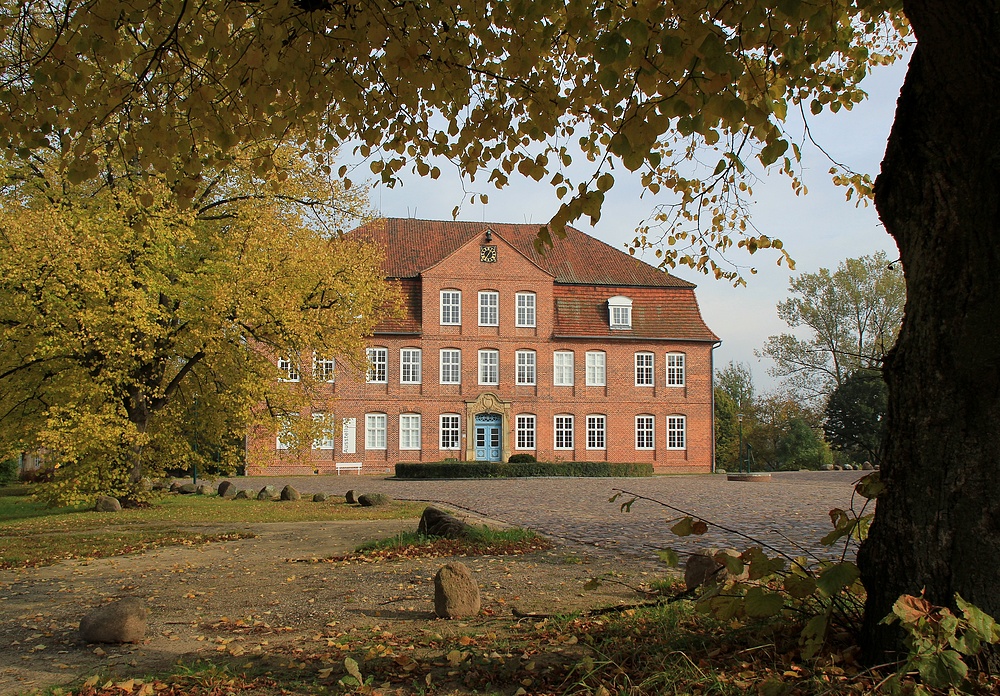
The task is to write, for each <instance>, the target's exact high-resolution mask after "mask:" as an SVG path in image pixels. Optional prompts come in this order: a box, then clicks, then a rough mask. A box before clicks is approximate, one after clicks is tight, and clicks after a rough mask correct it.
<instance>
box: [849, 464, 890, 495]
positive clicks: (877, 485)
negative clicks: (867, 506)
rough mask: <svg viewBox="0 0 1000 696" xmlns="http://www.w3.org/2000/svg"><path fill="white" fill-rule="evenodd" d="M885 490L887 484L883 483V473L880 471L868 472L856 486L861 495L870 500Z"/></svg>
mask: <svg viewBox="0 0 1000 696" xmlns="http://www.w3.org/2000/svg"><path fill="white" fill-rule="evenodd" d="M884 490H885V484H884V483H882V475H881V472H878V471H873V472H872V473H870V474H868V475H867V476H865V477H864V478H862V479H861V480H860V481H858V483H857V485H855V486H854V491H855V492H856V493H857V494H858V495H860V496H861V497H863V498H868V500H873V499H874V498H877V497H878V496H879V494H880V493H882V491H884Z"/></svg>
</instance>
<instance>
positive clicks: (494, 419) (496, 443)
mask: <svg viewBox="0 0 1000 696" xmlns="http://www.w3.org/2000/svg"><path fill="white" fill-rule="evenodd" d="M502 424H503V416H501V415H500V414H499V413H480V414H478V415H476V420H475V429H476V432H475V438H476V440H475V442H476V461H479V462H498V461H500V453H501V445H500V442H501V440H500V426H501V425H502Z"/></svg>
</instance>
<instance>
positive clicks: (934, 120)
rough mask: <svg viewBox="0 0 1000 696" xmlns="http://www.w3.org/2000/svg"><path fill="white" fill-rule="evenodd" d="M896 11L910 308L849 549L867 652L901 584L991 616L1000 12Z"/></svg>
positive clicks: (957, 3)
mask: <svg viewBox="0 0 1000 696" xmlns="http://www.w3.org/2000/svg"><path fill="white" fill-rule="evenodd" d="M904 5H905V12H906V15H907V17H908V18H909V19H910V22H911V24H912V26H913V29H914V32H915V34H916V37H917V46H916V49H915V50H914V53H913V57H912V59H911V61H910V65H909V70H908V73H907V76H906V82H905V84H904V86H903V90H902V92H901V94H900V97H899V102H898V104H897V110H896V119H895V123H894V124H893V128H892V134H891V135H890V138H889V143H888V147H887V150H886V154H885V158H884V160H883V162H882V173H881V175H880V176H879V178H878V180H877V182H876V187H875V203H876V206H877V209H878V212H879V215H880V217H881V219H882V221H883V223H884V224H885V227H886V229H887V230H888V231H889V233H890V234H892V236H893V237H894V238H895V239H896V242H897V244H898V245H899V249H900V253H901V255H902V262H903V268H904V272H905V277H906V286H907V302H906V315H905V318H904V320H903V327H902V331H901V332H900V336H899V342H898V343H897V345H896V347H895V349H894V350H893V351H892V352H891V353H890V355H889V358H888V360H887V361H886V365H885V376H886V382H887V383H888V385H889V410H888V416H887V418H888V421H887V423H888V427H887V431H888V433H887V442H886V444H885V456H884V457H883V464H882V478H883V480H884V481H885V483H886V484H887V488H886V491H885V492H884V494H883V495H882V496H881V497H880V498H879V501H878V511H877V513H876V517H875V522H874V524H873V525H872V528H871V534H870V537H869V540H868V542H867V543H866V544H865V545H864V547H863V548H862V550H861V554H860V557H859V564H860V566H861V571H862V579H863V580H864V583H865V586H866V588H867V590H868V603H867V606H866V610H865V626H864V633H863V643H864V647H865V650H866V653H867V656H868V658H869V659H872V660H878V659H881V658H883V657H885V656H887V654H891V653H892V652H893V651H894V650H895V649H897V648H898V647H899V642H898V641H899V634H898V632H897V631H896V630H895V629H890V628H887V627H884V626H879V625H878V622H879V621H880V620H881V619H882V618H883V617H885V616H886V615H887V614H888V613H889V611H890V610H891V607H892V604H893V602H894V601H895V599H896V598H897V597H898V596H899V595H900V594H902V593H910V594H919V593H920V592H921V590H925V591H926V597H927V599H929V600H930V601H932V602H934V603H936V604H945V605H953V603H954V601H953V595H954V593H956V592H958V593H960V594H961V595H962V596H963V597H964V598H965V599H966V600H969V601H971V602H973V603H974V604H976V605H978V606H979V607H980V608H982V609H983V610H985V611H987V612H989V613H990V614H993V615H994V616H997V617H1000V488H998V483H1000V229H998V227H1000V5H998V3H997V2H996V1H995V0H994V1H991V2H975V1H972V0H913V1H912V2H911V1H907V2H905V3H904ZM995 657H996V656H995V654H994V656H993V658H994V659H993V660H992V662H993V663H994V664H993V665H992V666H993V667H994V668H995V667H996V660H995Z"/></svg>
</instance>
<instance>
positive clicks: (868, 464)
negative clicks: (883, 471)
mask: <svg viewBox="0 0 1000 696" xmlns="http://www.w3.org/2000/svg"><path fill="white" fill-rule="evenodd" d="M874 469H875V467H873V466H872V463H871V462H865V463H864V464H862V465H861V470H862V471H873V470H874Z"/></svg>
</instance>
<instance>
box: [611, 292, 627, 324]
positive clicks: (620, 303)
mask: <svg viewBox="0 0 1000 696" xmlns="http://www.w3.org/2000/svg"><path fill="white" fill-rule="evenodd" d="M608 323H609V325H610V326H611V328H612V329H618V330H626V329H631V328H632V300H631V299H630V298H628V297H625V296H624V295H615V296H614V297H612V298H609V299H608Z"/></svg>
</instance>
